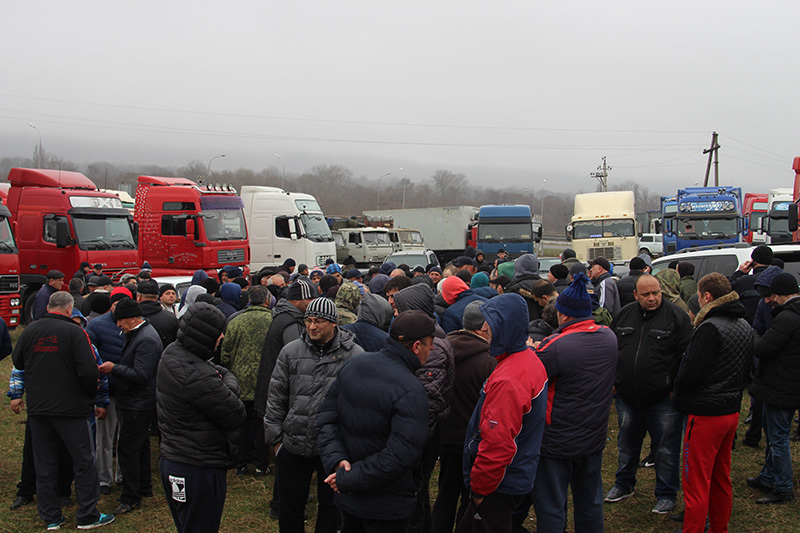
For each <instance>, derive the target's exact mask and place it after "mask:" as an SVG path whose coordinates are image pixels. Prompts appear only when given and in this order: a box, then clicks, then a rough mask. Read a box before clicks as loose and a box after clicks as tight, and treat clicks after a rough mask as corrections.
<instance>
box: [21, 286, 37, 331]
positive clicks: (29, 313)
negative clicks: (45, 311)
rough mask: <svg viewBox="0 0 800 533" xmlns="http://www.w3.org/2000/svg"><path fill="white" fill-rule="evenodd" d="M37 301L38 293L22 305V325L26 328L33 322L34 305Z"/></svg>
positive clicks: (29, 297)
mask: <svg viewBox="0 0 800 533" xmlns="http://www.w3.org/2000/svg"><path fill="white" fill-rule="evenodd" d="M35 301H36V293H35V292H34V293H33V294H31V295H30V296H28V297H27V298H26V299H25V302H24V303H23V305H22V323H23V324H25V325H26V326H27V325H28V324H30V323H31V322H33V304H34V302H35Z"/></svg>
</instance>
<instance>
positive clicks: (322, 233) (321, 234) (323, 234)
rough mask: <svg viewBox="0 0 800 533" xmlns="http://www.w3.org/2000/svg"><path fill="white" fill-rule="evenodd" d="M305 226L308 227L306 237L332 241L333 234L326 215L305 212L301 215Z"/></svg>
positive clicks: (316, 240) (317, 240) (320, 240)
mask: <svg viewBox="0 0 800 533" xmlns="http://www.w3.org/2000/svg"><path fill="white" fill-rule="evenodd" d="M300 220H302V221H303V227H304V228H305V229H306V237H308V238H309V240H312V241H314V242H331V241H332V240H333V236H332V235H331V229H330V228H329V227H328V223H327V222H326V221H325V217H324V216H322V214H321V213H319V214H311V213H303V214H301V215H300Z"/></svg>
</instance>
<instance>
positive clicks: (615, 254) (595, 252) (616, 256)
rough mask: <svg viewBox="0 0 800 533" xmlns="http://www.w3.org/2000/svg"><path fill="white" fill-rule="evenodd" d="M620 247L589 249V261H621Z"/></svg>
mask: <svg viewBox="0 0 800 533" xmlns="http://www.w3.org/2000/svg"><path fill="white" fill-rule="evenodd" d="M621 256H622V247H621V246H599V247H597V248H589V261H591V260H593V259H597V258H598V257H605V258H606V259H608V260H609V261H619V260H621V259H622V257H621Z"/></svg>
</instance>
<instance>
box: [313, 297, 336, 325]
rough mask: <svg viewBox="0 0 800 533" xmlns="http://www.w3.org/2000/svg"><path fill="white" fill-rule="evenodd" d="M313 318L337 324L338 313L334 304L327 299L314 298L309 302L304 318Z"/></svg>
mask: <svg viewBox="0 0 800 533" xmlns="http://www.w3.org/2000/svg"><path fill="white" fill-rule="evenodd" d="M310 316H315V317H318V318H322V319H324V320H327V321H328V322H333V323H334V324H337V323H338V322H339V313H338V312H337V311H336V304H335V303H333V300H331V299H329V298H315V299H313V300H311V303H310V304H308V307H307V308H306V318H308V317H310Z"/></svg>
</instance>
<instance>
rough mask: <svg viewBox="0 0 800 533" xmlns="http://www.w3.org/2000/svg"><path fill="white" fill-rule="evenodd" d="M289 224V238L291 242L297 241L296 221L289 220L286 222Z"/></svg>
mask: <svg viewBox="0 0 800 533" xmlns="http://www.w3.org/2000/svg"><path fill="white" fill-rule="evenodd" d="M287 222H288V223H289V238H290V239H292V240H293V241H296V240H297V220H295V219H293V218H290V219H289V220H287Z"/></svg>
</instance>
